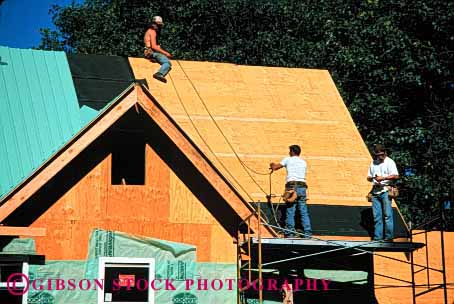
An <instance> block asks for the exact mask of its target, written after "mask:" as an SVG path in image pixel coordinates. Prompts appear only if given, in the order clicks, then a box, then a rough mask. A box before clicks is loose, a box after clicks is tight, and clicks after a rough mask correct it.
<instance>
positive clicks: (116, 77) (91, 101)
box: [67, 54, 135, 110]
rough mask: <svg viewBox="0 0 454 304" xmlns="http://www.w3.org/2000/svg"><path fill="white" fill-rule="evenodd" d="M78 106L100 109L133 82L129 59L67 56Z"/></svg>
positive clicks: (80, 55)
mask: <svg viewBox="0 0 454 304" xmlns="http://www.w3.org/2000/svg"><path fill="white" fill-rule="evenodd" d="M67 58H68V63H69V67H70V70H71V75H72V78H73V82H74V86H75V88H76V93H77V99H78V100H79V106H80V107H82V106H83V105H85V106H88V107H91V108H93V109H95V110H100V109H102V108H103V107H104V106H105V105H106V104H107V103H108V102H110V101H111V100H112V99H114V98H115V97H117V96H118V95H120V93H121V92H123V91H124V90H125V89H126V88H127V87H128V86H129V85H130V84H131V83H132V82H134V81H135V78H134V74H133V72H132V69H131V66H130V65H129V61H128V58H126V57H119V56H105V55H86V54H73V55H67Z"/></svg>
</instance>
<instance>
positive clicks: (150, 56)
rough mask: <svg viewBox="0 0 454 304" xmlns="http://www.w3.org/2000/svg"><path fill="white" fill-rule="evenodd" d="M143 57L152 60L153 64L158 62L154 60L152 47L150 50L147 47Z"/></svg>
mask: <svg viewBox="0 0 454 304" xmlns="http://www.w3.org/2000/svg"><path fill="white" fill-rule="evenodd" d="M143 56H144V57H145V58H146V59H148V60H150V61H151V62H157V61H156V60H155V59H154V58H153V49H152V48H151V47H150V48H147V47H145V48H144V50H143Z"/></svg>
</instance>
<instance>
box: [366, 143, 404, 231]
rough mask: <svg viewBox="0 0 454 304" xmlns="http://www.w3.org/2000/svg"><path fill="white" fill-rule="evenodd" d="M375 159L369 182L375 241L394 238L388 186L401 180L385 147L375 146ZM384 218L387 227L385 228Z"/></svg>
mask: <svg viewBox="0 0 454 304" xmlns="http://www.w3.org/2000/svg"><path fill="white" fill-rule="evenodd" d="M374 156H375V159H374V161H373V162H372V164H371V165H370V167H369V172H368V174H367V180H368V181H369V182H372V185H373V186H372V212H373V215H374V227H375V228H374V240H382V239H383V228H385V233H384V238H385V240H392V239H393V238H394V220H393V209H392V206H391V200H390V198H389V195H388V186H389V185H391V184H392V183H394V182H395V181H396V180H397V179H399V172H398V171H397V167H396V163H395V162H394V161H393V160H392V159H391V158H389V157H388V156H387V154H386V150H385V147H384V146H383V145H375V147H374ZM383 218H384V221H385V225H384V227H383Z"/></svg>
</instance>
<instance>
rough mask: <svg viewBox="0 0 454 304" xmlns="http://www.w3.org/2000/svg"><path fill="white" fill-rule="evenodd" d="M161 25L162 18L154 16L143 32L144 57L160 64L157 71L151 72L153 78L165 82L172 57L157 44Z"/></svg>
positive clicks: (162, 24)
mask: <svg viewBox="0 0 454 304" xmlns="http://www.w3.org/2000/svg"><path fill="white" fill-rule="evenodd" d="M163 26H164V22H163V21H162V18H161V17H160V16H154V17H153V19H152V22H151V24H150V26H149V27H148V29H147V31H146V32H145V36H144V38H143V40H144V42H145V51H144V55H145V58H148V59H150V60H152V61H156V62H157V63H159V64H160V65H161V68H160V69H159V71H158V72H156V73H155V74H153V78H155V79H157V80H159V81H162V82H164V83H166V82H167V79H166V78H165V77H166V75H167V74H168V73H169V72H170V70H171V69H172V64H171V63H170V60H169V59H170V58H172V55H171V54H170V53H169V52H167V51H166V50H164V49H163V48H161V46H160V45H159V36H160V33H161V29H162V27H163Z"/></svg>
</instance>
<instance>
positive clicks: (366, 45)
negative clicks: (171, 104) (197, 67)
mask: <svg viewBox="0 0 454 304" xmlns="http://www.w3.org/2000/svg"><path fill="white" fill-rule="evenodd" d="M51 13H52V15H53V21H54V23H55V25H56V26H57V28H58V32H52V31H49V30H44V31H43V40H42V44H41V45H40V47H41V48H44V49H64V50H66V51H69V52H78V53H93V54H97V53H99V54H108V55H123V56H140V55H141V53H142V49H143V42H142V37H143V33H144V29H145V28H146V26H147V24H148V23H149V21H150V19H151V17H152V16H153V15H161V16H163V17H164V22H165V23H166V27H165V30H164V33H163V34H164V35H163V40H162V42H161V43H162V45H163V46H164V47H165V48H166V49H169V50H170V51H171V52H172V53H173V54H174V56H175V57H176V58H179V59H190V60H210V61H223V62H232V63H237V64H249V65H266V66H285V67H304V68H321V69H327V70H329V71H330V72H331V74H332V76H333V78H334V80H335V82H336V84H337V87H338V88H339V90H340V93H341V95H342V96H343V99H344V101H345V102H346V104H347V106H348V107H349V110H350V113H351V114H352V116H353V119H354V121H355V122H356V124H357V127H358V129H359V130H360V132H361V134H362V136H363V138H364V139H365V141H366V143H367V144H368V145H369V146H372V145H373V144H374V143H379V142H380V143H384V144H385V145H386V146H387V147H388V148H389V149H390V150H391V155H392V157H393V158H394V159H395V160H396V162H397V163H398V164H399V167H400V171H401V172H402V173H403V174H402V175H403V179H402V181H401V188H402V191H401V192H402V197H401V199H400V200H399V203H400V206H401V209H402V211H403V213H404V215H405V216H406V218H407V220H412V221H413V222H416V223H418V222H422V221H424V219H426V218H427V217H429V216H431V215H434V214H436V212H437V203H438V202H439V201H440V200H442V199H444V197H445V196H446V195H449V194H450V195H453V194H454V185H453V181H454V169H453V168H454V154H453V145H454V103H453V94H454V75H453V71H454V59H453V57H454V20H453V19H454V2H452V1H443V0H433V1H424V0H402V1H395V0H394V1H381V0H361V1H360V0H355V1H343V0H317V1H311V0H306V1H295V0H279V1H277V0H223V1H220V0H210V1H208V0H190V1H186V0H185V1H183V0H174V1H141V0H135V1H126V0H86V1H85V3H83V4H79V5H78V4H72V5H71V6H67V7H59V6H54V7H53V9H52V11H51Z"/></svg>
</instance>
